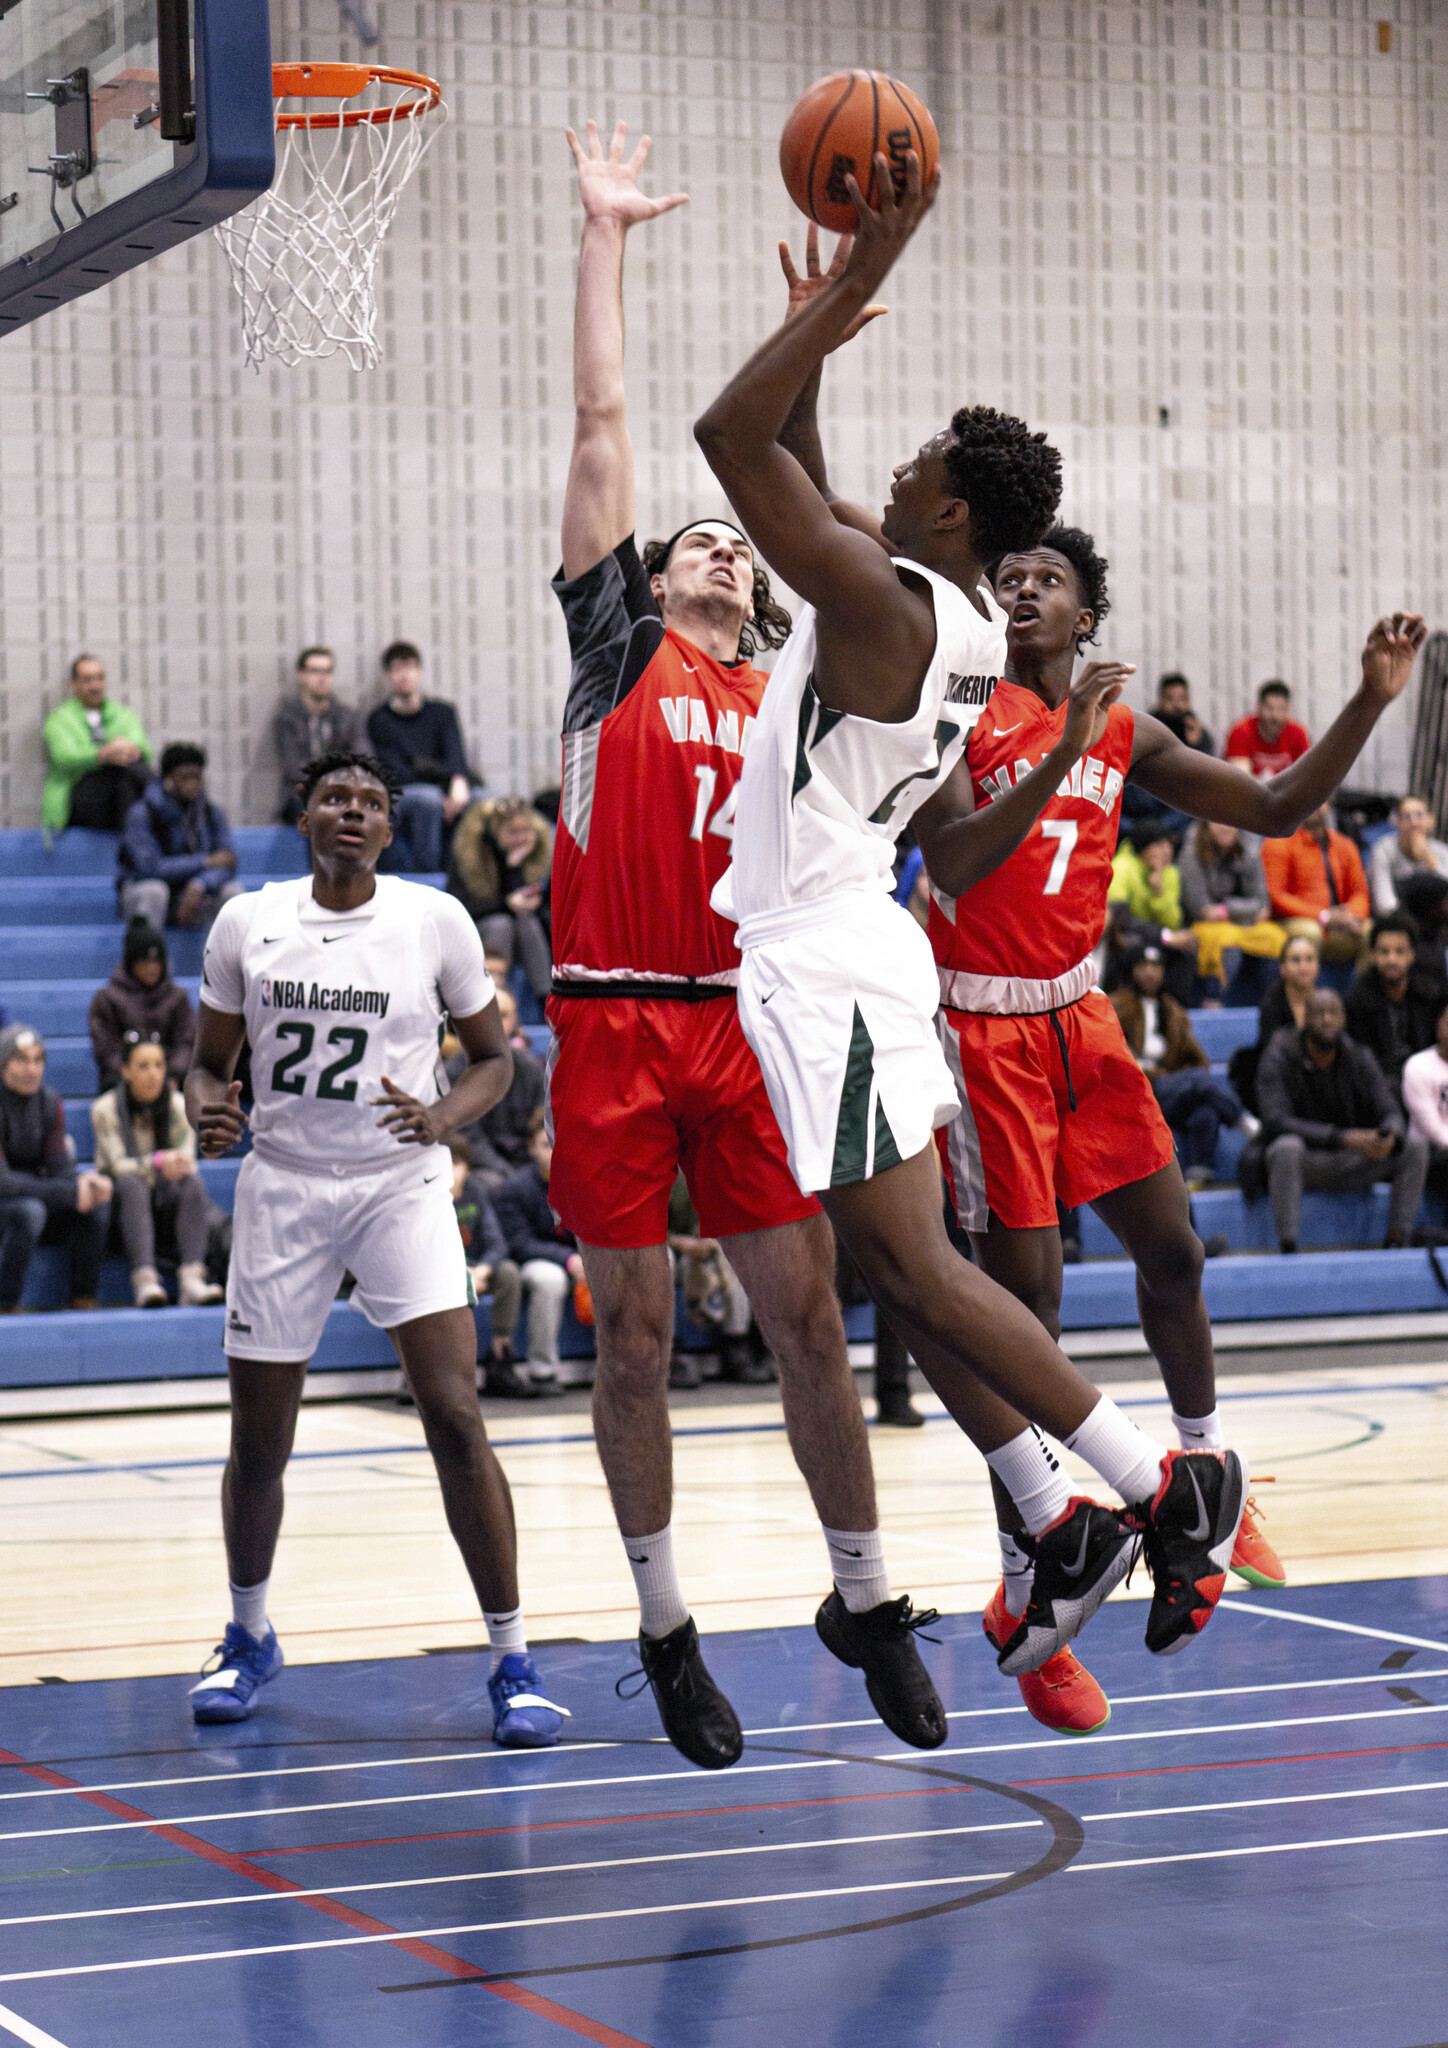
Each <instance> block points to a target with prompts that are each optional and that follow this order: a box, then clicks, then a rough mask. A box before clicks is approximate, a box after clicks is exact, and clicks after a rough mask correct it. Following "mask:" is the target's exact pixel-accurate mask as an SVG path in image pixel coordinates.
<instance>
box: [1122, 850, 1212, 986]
mask: <svg viewBox="0 0 1448 2048" xmlns="http://www.w3.org/2000/svg"><path fill="white" fill-rule="evenodd" d="M1174 851H1175V848H1174V847H1173V844H1172V839H1171V835H1170V833H1169V832H1167V831H1165V830H1164V829H1163V828H1162V827H1161V826H1160V825H1159V824H1157V822H1156V821H1155V820H1154V819H1151V818H1141V819H1138V821H1137V822H1136V824H1134V825H1133V826H1132V828H1131V837H1130V839H1129V841H1128V842H1127V843H1126V844H1125V845H1122V846H1118V847H1117V849H1116V857H1115V859H1114V860H1113V861H1112V863H1111V885H1110V887H1109V888H1108V889H1107V891H1106V901H1107V903H1108V905H1109V906H1110V914H1111V922H1112V928H1113V931H1114V933H1115V937H1116V943H1117V946H1118V947H1119V948H1120V949H1121V951H1122V953H1123V954H1124V956H1125V958H1127V959H1129V958H1130V957H1131V954H1132V953H1133V952H1134V951H1137V950H1139V949H1140V948H1141V947H1142V946H1155V947H1157V948H1159V949H1160V951H1161V952H1162V955H1163V964H1164V967H1165V970H1166V985H1167V987H1168V988H1169V989H1170V991H1171V993H1172V994H1173V995H1174V996H1175V997H1176V999H1177V1001H1178V1002H1179V1003H1181V1004H1183V1006H1185V1005H1187V1004H1189V1003H1190V1002H1191V999H1192V986H1193V983H1194V982H1195V980H1196V951H1197V941H1196V937H1195V935H1194V934H1193V933H1192V932H1190V931H1188V930H1187V929H1186V928H1185V927H1186V916H1185V913H1184V912H1183V910H1182V885H1181V874H1180V872H1179V870H1178V869H1177V868H1176V867H1175V865H1174V864H1173V860H1172V856H1173V853H1174Z"/></svg>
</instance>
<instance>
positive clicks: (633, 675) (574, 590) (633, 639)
mask: <svg viewBox="0 0 1448 2048" xmlns="http://www.w3.org/2000/svg"><path fill="white" fill-rule="evenodd" d="M553 591H554V595H555V596H556V597H557V599H558V602H559V603H560V604H561V605H562V607H563V617H564V619H565V621H566V622H567V626H568V650H569V653H570V655H571V656H572V661H573V673H572V675H571V677H570V679H569V684H568V702H567V703H566V705H565V706H564V710H563V730H564V731H565V732H566V733H567V732H581V731H582V730H583V729H584V727H585V726H590V725H597V724H598V722H599V721H600V719H603V718H606V717H607V716H608V714H609V712H610V711H612V710H614V709H615V707H616V706H617V705H619V704H621V703H622V702H623V700H624V698H625V697H626V696H627V695H628V693H629V691H630V690H631V689H632V688H633V686H634V684H635V683H636V682H637V681H638V679H639V677H640V676H641V675H642V674H643V672H644V670H645V669H646V668H647V667H648V665H649V663H650V662H651V661H652V660H653V658H654V655H655V654H656V653H657V651H658V647H659V643H660V641H661V640H662V639H663V637H664V626H663V621H662V619H661V618H660V617H659V607H658V605H657V603H656V602H655V600H654V594H653V591H652V590H651V589H650V588H649V578H648V574H647V572H646V571H645V569H644V565H643V563H642V562H641V561H640V560H639V556H638V549H637V548H636V547H635V546H634V541H633V535H632V534H630V535H629V537H628V539H627V540H621V541H620V542H619V544H618V546H617V547H616V548H615V549H614V551H613V553H612V554H611V555H605V556H604V558H603V560H602V561H601V562H595V564H594V565H593V567H592V568H591V569H585V570H584V572H583V574H582V575H581V576H575V577H574V578H573V579H572V581H571V582H569V581H568V580H567V579H566V578H565V577H564V574H563V571H562V570H561V569H560V570H559V571H558V574H557V575H556V576H555V577H554V578H553Z"/></svg>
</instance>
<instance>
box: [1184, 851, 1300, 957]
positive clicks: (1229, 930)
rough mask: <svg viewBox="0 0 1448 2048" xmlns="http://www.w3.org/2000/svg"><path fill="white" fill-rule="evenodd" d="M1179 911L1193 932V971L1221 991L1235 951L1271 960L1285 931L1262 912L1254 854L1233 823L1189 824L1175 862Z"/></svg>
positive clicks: (1261, 883)
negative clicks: (1178, 856)
mask: <svg viewBox="0 0 1448 2048" xmlns="http://www.w3.org/2000/svg"><path fill="white" fill-rule="evenodd" d="M1177 866H1178V869H1179V872H1180V874H1181V878H1182V911H1183V913H1184V915H1185V917H1186V920H1187V922H1188V924H1189V925H1190V926H1191V928H1192V930H1193V932H1194V933H1195V935H1196V941H1197V973H1198V974H1200V975H1201V976H1202V977H1203V978H1204V979H1205V980H1208V981H1211V980H1213V979H1215V980H1216V981H1217V982H1218V983H1219V984H1220V985H1221V987H1222V989H1223V991H1225V988H1226V984H1227V983H1228V982H1229V981H1230V980H1231V978H1232V976H1233V975H1234V974H1235V973H1236V971H1237V965H1238V961H1239V958H1240V956H1241V955H1242V954H1243V953H1250V954H1252V955H1253V957H1254V958H1256V959H1258V960H1275V959H1276V958H1277V957H1278V955H1279V954H1280V953H1281V951H1282V948H1283V945H1284V943H1285V942H1286V938H1287V934H1286V932H1285V931H1283V929H1282V927H1281V925H1280V924H1275V923H1274V922H1273V921H1272V919H1271V918H1269V917H1268V915H1267V910H1268V903H1267V881H1266V877H1265V876H1264V875H1263V873H1262V862H1261V859H1260V858H1259V856H1258V855H1257V854H1256V853H1254V852H1253V850H1252V848H1251V847H1250V846H1248V845H1247V843H1246V841H1245V840H1244V839H1243V837H1242V835H1241V833H1240V832H1239V831H1238V830H1237V828H1236V826H1235V825H1208V824H1205V823H1199V824H1195V825H1193V826H1192V828H1191V830H1190V832H1188V834H1187V836H1186V838H1185V839H1184V840H1183V841H1182V850H1181V857H1180V860H1179V861H1178V863H1177Z"/></svg>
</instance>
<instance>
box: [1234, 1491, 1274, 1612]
mask: <svg viewBox="0 0 1448 2048" xmlns="http://www.w3.org/2000/svg"><path fill="white" fill-rule="evenodd" d="M1257 1483H1258V1485H1259V1486H1260V1485H1261V1483H1262V1482H1261V1480H1260V1479H1259V1480H1258V1482H1257ZM1232 1570H1233V1571H1234V1572H1235V1573H1236V1574H1237V1577H1238V1578H1239V1579H1245V1580H1246V1581H1247V1584H1248V1585H1249V1586H1285V1585H1286V1584H1287V1573H1286V1571H1285V1570H1284V1569H1283V1565H1282V1560H1281V1558H1280V1557H1279V1556H1278V1555H1277V1552H1276V1551H1275V1550H1274V1549H1273V1548H1272V1545H1271V1544H1270V1543H1269V1542H1268V1541H1267V1538H1266V1537H1265V1536H1264V1535H1263V1534H1262V1518H1261V1515H1260V1513H1259V1511H1258V1507H1257V1503H1256V1501H1255V1500H1249V1501H1248V1502H1247V1505H1246V1506H1245V1507H1244V1508H1243V1510H1242V1521H1241V1525H1240V1527H1239V1528H1238V1530H1237V1541H1236V1544H1235V1546H1234V1548H1233V1551H1232Z"/></svg>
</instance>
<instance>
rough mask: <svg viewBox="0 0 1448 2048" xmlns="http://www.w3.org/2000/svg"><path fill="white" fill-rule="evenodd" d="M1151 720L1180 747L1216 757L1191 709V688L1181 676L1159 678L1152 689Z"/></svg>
mask: <svg viewBox="0 0 1448 2048" xmlns="http://www.w3.org/2000/svg"><path fill="white" fill-rule="evenodd" d="M1152 717H1153V718H1159V719H1160V720H1161V722H1162V724H1163V725H1165V726H1168V727H1169V728H1170V729H1171V731H1172V732H1174V733H1175V734H1176V736H1177V738H1178V739H1179V740H1180V741H1181V742H1182V744H1183V746H1187V747H1194V748H1195V749H1196V751H1197V752H1198V753H1199V754H1215V753H1216V751H1217V749H1216V745H1215V743H1214V741H1213V739H1212V735H1211V734H1210V733H1209V732H1208V731H1207V728H1206V727H1205V726H1204V725H1203V724H1202V721H1201V720H1200V719H1199V718H1198V717H1197V714H1196V712H1195V711H1193V709H1192V686H1191V684H1190V683H1189V682H1188V681H1187V679H1186V677H1185V676H1183V675H1177V674H1172V675H1169V676H1163V677H1162V679H1161V681H1160V682H1159V683H1158V684H1157V686H1156V703H1155V705H1154V707H1153V709H1152Z"/></svg>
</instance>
